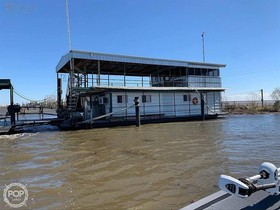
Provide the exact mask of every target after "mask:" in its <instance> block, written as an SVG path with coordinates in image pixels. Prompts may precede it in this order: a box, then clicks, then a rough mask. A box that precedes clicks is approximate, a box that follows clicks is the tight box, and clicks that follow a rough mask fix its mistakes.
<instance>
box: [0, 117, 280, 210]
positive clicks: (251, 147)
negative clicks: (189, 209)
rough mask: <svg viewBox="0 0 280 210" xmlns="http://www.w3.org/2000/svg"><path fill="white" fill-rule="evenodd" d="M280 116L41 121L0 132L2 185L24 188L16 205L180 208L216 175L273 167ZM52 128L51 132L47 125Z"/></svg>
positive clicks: (211, 188)
mask: <svg viewBox="0 0 280 210" xmlns="http://www.w3.org/2000/svg"><path fill="white" fill-rule="evenodd" d="M279 122H280V115H254V116H232V117H228V118H227V119H224V120H215V121H206V122H182V123H166V124H151V125H143V126H141V127H140V128H137V127H135V126H130V127H117V128H104V129H93V130H80V131H70V132H62V131H56V130H52V129H53V128H52V127H48V126H44V127H38V128H35V129H33V130H32V131H33V132H31V133H24V134H15V135H11V136H0V141H1V147H0V165H1V172H0V187H1V188H0V189H1V190H0V209H11V208H10V207H8V206H5V203H4V200H3V198H2V192H3V189H4V187H5V185H8V184H10V183H13V182H20V183H22V184H24V185H26V187H27V189H28V192H29V199H28V201H27V203H26V205H27V206H26V207H22V208H20V209H118V210H121V209H148V210H149V209H179V208H181V207H183V206H185V205H187V204H189V203H191V202H192V201H194V200H197V199H200V198H202V197H204V196H206V195H208V194H210V193H213V192H215V191H217V190H218V187H217V179H218V176H219V174H221V173H226V174H231V175H234V176H245V175H253V174H255V173H256V172H257V169H258V166H259V165H260V164H261V163H262V162H264V161H271V162H273V163H274V164H275V165H277V166H278V167H279V165H280V161H279V149H280V144H279V136H280V131H279V130H280V129H279ZM50 129H51V130H50Z"/></svg>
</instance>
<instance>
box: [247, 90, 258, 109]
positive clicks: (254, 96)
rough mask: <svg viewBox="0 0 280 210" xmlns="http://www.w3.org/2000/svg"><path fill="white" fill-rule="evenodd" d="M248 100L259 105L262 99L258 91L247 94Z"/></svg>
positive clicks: (254, 104)
mask: <svg viewBox="0 0 280 210" xmlns="http://www.w3.org/2000/svg"><path fill="white" fill-rule="evenodd" d="M247 99H248V101H250V102H251V106H257V104H258V102H259V101H260V96H259V95H258V94H257V93H256V92H250V93H249V94H248V96H247Z"/></svg>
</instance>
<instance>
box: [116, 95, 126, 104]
mask: <svg viewBox="0 0 280 210" xmlns="http://www.w3.org/2000/svg"><path fill="white" fill-rule="evenodd" d="M126 102H127V100H126V96H125V95H118V96H117V103H118V104H121V103H126Z"/></svg>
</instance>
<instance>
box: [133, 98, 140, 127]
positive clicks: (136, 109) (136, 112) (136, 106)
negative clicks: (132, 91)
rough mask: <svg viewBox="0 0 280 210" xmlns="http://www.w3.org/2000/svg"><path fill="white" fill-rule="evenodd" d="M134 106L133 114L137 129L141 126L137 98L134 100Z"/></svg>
mask: <svg viewBox="0 0 280 210" xmlns="http://www.w3.org/2000/svg"><path fill="white" fill-rule="evenodd" d="M134 103H135V104H134V105H135V114H136V126H137V127H139V126H140V125H141V119H140V109H139V97H135V98H134Z"/></svg>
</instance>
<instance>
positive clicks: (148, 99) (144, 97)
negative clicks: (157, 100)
mask: <svg viewBox="0 0 280 210" xmlns="http://www.w3.org/2000/svg"><path fill="white" fill-rule="evenodd" d="M147 102H152V96H151V95H142V103H147Z"/></svg>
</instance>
